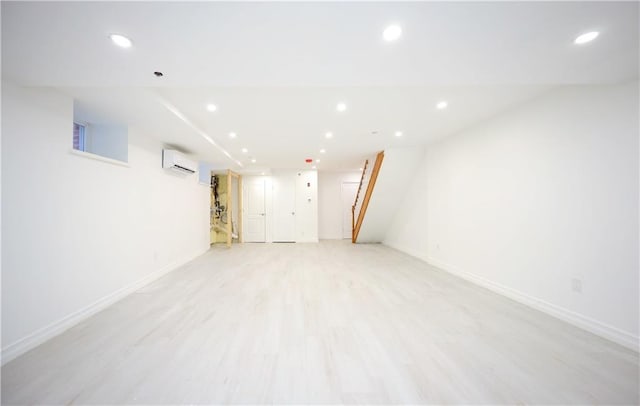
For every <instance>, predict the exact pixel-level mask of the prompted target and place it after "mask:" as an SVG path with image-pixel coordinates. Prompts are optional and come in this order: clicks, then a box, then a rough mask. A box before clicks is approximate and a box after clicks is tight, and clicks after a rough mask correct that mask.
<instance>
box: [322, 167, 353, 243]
mask: <svg viewBox="0 0 640 406" xmlns="http://www.w3.org/2000/svg"><path fill="white" fill-rule="evenodd" d="M361 176H362V174H361V173H360V172H319V173H318V223H319V228H318V236H319V237H320V239H321V240H341V239H342V209H343V202H342V183H343V182H356V183H359V182H360V177H361ZM352 204H353V202H352Z"/></svg>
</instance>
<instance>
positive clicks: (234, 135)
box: [229, 133, 237, 138]
mask: <svg viewBox="0 0 640 406" xmlns="http://www.w3.org/2000/svg"><path fill="white" fill-rule="evenodd" d="M236 137H237V135H236V133H229V138H236Z"/></svg>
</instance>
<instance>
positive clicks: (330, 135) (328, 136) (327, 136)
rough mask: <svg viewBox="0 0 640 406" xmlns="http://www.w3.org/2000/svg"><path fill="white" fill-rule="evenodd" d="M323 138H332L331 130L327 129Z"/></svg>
mask: <svg viewBox="0 0 640 406" xmlns="http://www.w3.org/2000/svg"><path fill="white" fill-rule="evenodd" d="M324 138H327V139H329V138H333V133H332V132H331V131H328V132H327V133H326V134H325V135H324Z"/></svg>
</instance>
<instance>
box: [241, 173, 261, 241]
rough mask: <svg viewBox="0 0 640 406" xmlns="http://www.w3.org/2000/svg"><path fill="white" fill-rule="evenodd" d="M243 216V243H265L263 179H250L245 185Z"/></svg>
mask: <svg viewBox="0 0 640 406" xmlns="http://www.w3.org/2000/svg"><path fill="white" fill-rule="evenodd" d="M243 203H244V204H243V205H244V207H245V216H244V218H243V225H244V241H245V242H265V241H266V210H265V209H266V207H265V203H266V202H265V180H264V179H263V178H258V179H251V180H249V181H247V182H246V183H245V199H244V202H243Z"/></svg>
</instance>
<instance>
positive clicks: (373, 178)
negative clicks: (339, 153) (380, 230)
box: [351, 151, 384, 244]
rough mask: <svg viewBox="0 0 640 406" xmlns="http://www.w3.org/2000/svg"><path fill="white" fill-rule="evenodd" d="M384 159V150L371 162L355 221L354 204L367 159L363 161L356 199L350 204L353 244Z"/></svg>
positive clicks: (360, 187) (362, 179)
mask: <svg viewBox="0 0 640 406" xmlns="http://www.w3.org/2000/svg"><path fill="white" fill-rule="evenodd" d="M383 159H384V151H380V152H379V153H378V155H376V162H375V163H374V164H373V169H372V170H371V177H370V178H369V183H368V184H367V191H366V192H365V194H364V200H363V201H362V207H360V211H359V212H358V220H357V221H356V219H355V216H356V206H357V204H358V198H359V196H360V189H362V183H363V181H364V175H365V173H366V170H367V168H366V167H367V164H368V163H369V161H368V160H367V161H366V162H365V167H364V168H363V171H362V177H361V178H360V186H359V187H358V193H357V194H356V201H355V203H354V204H353V206H351V242H352V243H354V244H355V242H356V240H357V239H358V234H360V227H362V221H363V220H364V215H365V214H366V212H367V207H368V206H369V200H370V199H371V194H372V193H373V188H374V187H375V185H376V179H378V173H379V172H380V167H382V160H383Z"/></svg>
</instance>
